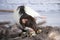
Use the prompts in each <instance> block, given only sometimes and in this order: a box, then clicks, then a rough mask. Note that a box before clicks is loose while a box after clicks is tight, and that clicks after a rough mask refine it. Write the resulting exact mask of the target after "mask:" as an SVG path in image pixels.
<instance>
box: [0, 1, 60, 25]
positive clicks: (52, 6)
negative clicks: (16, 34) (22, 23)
mask: <svg viewBox="0 0 60 40" xmlns="http://www.w3.org/2000/svg"><path fill="white" fill-rule="evenodd" d="M20 5H27V6H29V7H31V8H32V9H33V10H35V11H36V12H38V13H39V14H40V15H41V16H46V17H47V19H46V21H47V23H46V25H50V26H60V0H0V10H2V9H3V10H14V9H16V7H17V6H20ZM12 14H13V13H9V12H0V21H11V22H12V23H13V22H14V19H13V17H12V16H13V15H12Z"/></svg>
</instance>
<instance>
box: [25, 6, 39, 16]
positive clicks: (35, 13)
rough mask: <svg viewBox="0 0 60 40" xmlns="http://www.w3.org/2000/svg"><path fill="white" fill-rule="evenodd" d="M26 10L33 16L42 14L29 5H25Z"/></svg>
mask: <svg viewBox="0 0 60 40" xmlns="http://www.w3.org/2000/svg"><path fill="white" fill-rule="evenodd" d="M25 11H26V13H27V14H28V15H30V16H32V17H38V16H40V15H39V14H38V13H37V12H35V11H34V10H33V9H31V8H30V7H28V6H25Z"/></svg>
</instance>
